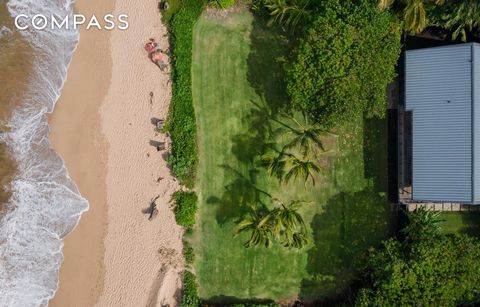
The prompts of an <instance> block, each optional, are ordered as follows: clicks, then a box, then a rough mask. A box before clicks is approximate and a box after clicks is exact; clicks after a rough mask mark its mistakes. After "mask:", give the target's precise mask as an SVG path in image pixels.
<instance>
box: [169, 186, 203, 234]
mask: <svg viewBox="0 0 480 307" xmlns="http://www.w3.org/2000/svg"><path fill="white" fill-rule="evenodd" d="M172 199H173V200H174V201H175V204H176V206H175V209H174V213H175V220H176V221H177V224H178V225H180V226H183V227H185V228H187V229H188V228H192V227H193V226H194V225H195V215H196V214H197V209H198V205H197V194H195V192H186V191H176V192H175V193H173V195H172Z"/></svg>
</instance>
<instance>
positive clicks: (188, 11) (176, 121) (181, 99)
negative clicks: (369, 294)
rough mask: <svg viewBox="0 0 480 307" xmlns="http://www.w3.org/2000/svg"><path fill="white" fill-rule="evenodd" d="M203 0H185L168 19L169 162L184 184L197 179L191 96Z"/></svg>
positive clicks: (191, 182)
mask: <svg viewBox="0 0 480 307" xmlns="http://www.w3.org/2000/svg"><path fill="white" fill-rule="evenodd" d="M203 7H204V2H203V1H202V0H185V1H183V3H182V7H181V8H180V9H179V10H178V12H176V13H175V14H174V15H173V17H172V18H171V20H170V21H169V23H168V28H169V32H170V46H171V54H172V99H171V103H170V109H169V114H168V119H167V124H166V126H165V127H166V130H167V131H168V132H169V133H170V137H171V140H172V150H171V153H170V155H169V156H168V164H169V165H170V167H171V168H172V172H173V174H174V175H175V176H176V177H177V178H178V180H179V181H180V182H181V183H182V184H184V185H185V186H187V187H189V188H191V187H192V186H193V184H194V182H195V168H196V164H197V143H196V137H197V135H196V124H195V111H194V108H193V96H192V75H191V68H192V47H193V27H194V26H195V22H196V21H197V19H198V17H199V16H200V14H201V13H202V10H203Z"/></svg>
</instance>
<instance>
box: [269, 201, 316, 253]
mask: <svg viewBox="0 0 480 307" xmlns="http://www.w3.org/2000/svg"><path fill="white" fill-rule="evenodd" d="M272 202H273V203H274V204H275V205H276V206H277V207H276V208H275V209H273V210H272V211H271V215H272V216H273V218H272V220H273V221H274V224H275V225H276V226H275V227H274V230H275V232H276V233H277V234H281V242H282V244H283V245H284V246H285V247H294V248H302V247H303V246H305V245H307V244H308V243H309V238H308V235H307V228H306V226H305V222H304V220H303V217H302V216H301V215H300V213H298V210H299V209H300V207H301V206H302V205H303V204H304V203H305V202H304V201H298V200H294V201H291V202H290V203H289V204H285V203H284V202H283V201H281V200H280V199H278V198H272Z"/></svg>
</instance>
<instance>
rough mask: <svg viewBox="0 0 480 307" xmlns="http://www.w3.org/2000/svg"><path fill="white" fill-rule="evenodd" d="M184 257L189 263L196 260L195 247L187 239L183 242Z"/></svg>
mask: <svg viewBox="0 0 480 307" xmlns="http://www.w3.org/2000/svg"><path fill="white" fill-rule="evenodd" d="M183 258H184V259H185V262H186V263H187V264H192V263H193V261H194V260H195V253H194V251H193V247H192V246H191V245H190V243H188V242H187V241H184V242H183Z"/></svg>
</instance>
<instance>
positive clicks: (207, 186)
mask: <svg viewBox="0 0 480 307" xmlns="http://www.w3.org/2000/svg"><path fill="white" fill-rule="evenodd" d="M289 50H290V49H289V43H288V40H286V39H285V38H284V37H282V36H280V35H279V34H278V33H276V32H274V30H272V29H271V28H267V27H265V26H264V25H263V24H262V22H260V21H258V20H256V19H254V17H253V16H252V15H251V13H250V12H248V11H246V10H239V11H236V12H230V13H228V14H225V13H222V14H212V13H211V12H210V13H206V14H204V15H203V16H201V18H200V20H199V21H198V23H197V25H196V28H195V33H194V51H193V53H194V54H193V67H192V72H193V74H192V75H193V76H192V77H193V97H194V106H195V112H196V118H197V129H198V139H197V142H198V150H199V165H198V173H197V174H198V175H197V184H196V190H197V192H198V195H199V205H200V210H199V216H198V221H197V225H196V228H195V229H194V231H193V235H191V236H190V237H189V240H191V242H192V244H193V247H194V250H195V254H196V258H195V259H196V260H195V263H194V268H195V272H196V275H197V279H198V282H199V285H200V296H201V298H202V299H206V300H209V301H212V302H235V301H241V300H261V299H272V300H287V299H292V298H295V297H298V296H300V297H302V298H304V299H307V300H309V299H323V298H326V297H331V296H334V295H336V294H340V293H342V291H344V290H345V289H346V287H347V286H348V285H349V283H350V282H351V281H352V279H353V278H354V277H355V276H356V273H357V269H358V267H359V265H360V260H361V259H362V255H364V253H365V252H366V251H367V249H368V248H369V247H370V246H374V245H378V244H379V243H380V242H381V240H382V239H384V238H386V237H388V235H389V231H390V230H391V224H390V222H391V213H390V210H389V206H388V204H387V201H386V195H385V190H386V179H385V178H386V133H385V129H386V123H385V121H384V120H368V121H364V120H363V119H362V118H356V119H352V120H351V122H350V123H349V124H348V125H346V126H343V127H338V128H337V129H336V131H335V132H336V133H337V134H338V135H339V137H338V138H335V139H333V140H332V139H327V140H325V141H326V143H328V144H329V146H331V147H332V148H333V149H334V150H335V153H334V154H333V155H332V156H330V157H329V158H327V159H324V160H322V161H321V162H320V163H321V164H322V165H323V166H324V169H325V170H324V172H323V174H321V175H319V176H317V178H316V185H315V186H313V185H312V184H311V183H308V184H307V185H304V184H303V183H301V182H298V183H293V184H289V185H280V184H279V183H278V181H277V180H276V179H274V178H270V177H268V175H267V174H266V172H265V170H264V169H263V168H261V167H259V166H257V163H256V162H255V161H256V160H257V159H258V156H259V155H260V154H261V153H262V151H263V150H264V148H265V144H266V143H267V142H269V141H271V140H270V139H269V137H268V130H269V128H271V127H270V126H271V125H272V123H271V121H270V120H269V118H268V116H266V114H267V113H275V112H276V111H277V109H278V108H279V107H281V105H282V103H285V101H286V96H285V92H284V89H285V85H284V83H283V75H282V65H283V64H282V63H284V61H285V60H286V58H287V57H286V56H287V55H288V52H289ZM264 192H268V193H270V194H272V195H273V196H275V197H278V198H281V199H283V200H285V201H289V200H293V199H295V200H304V201H309V202H311V203H310V204H309V205H306V206H304V207H303V208H302V209H301V213H302V215H303V216H304V219H305V221H306V222H307V224H308V225H309V226H310V229H311V235H312V244H311V245H309V246H308V247H305V248H303V249H301V250H287V249H285V248H283V247H282V246H279V245H275V246H273V247H271V248H269V249H267V248H264V247H255V248H250V249H246V248H245V247H244V246H243V243H244V242H245V241H246V238H247V236H246V235H239V236H235V225H236V221H238V220H239V219H240V218H241V217H242V215H243V214H245V212H246V210H247V206H246V204H248V203H256V202H257V203H258V202H263V203H267V202H268V201H267V197H266V196H265V193H264Z"/></svg>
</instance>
